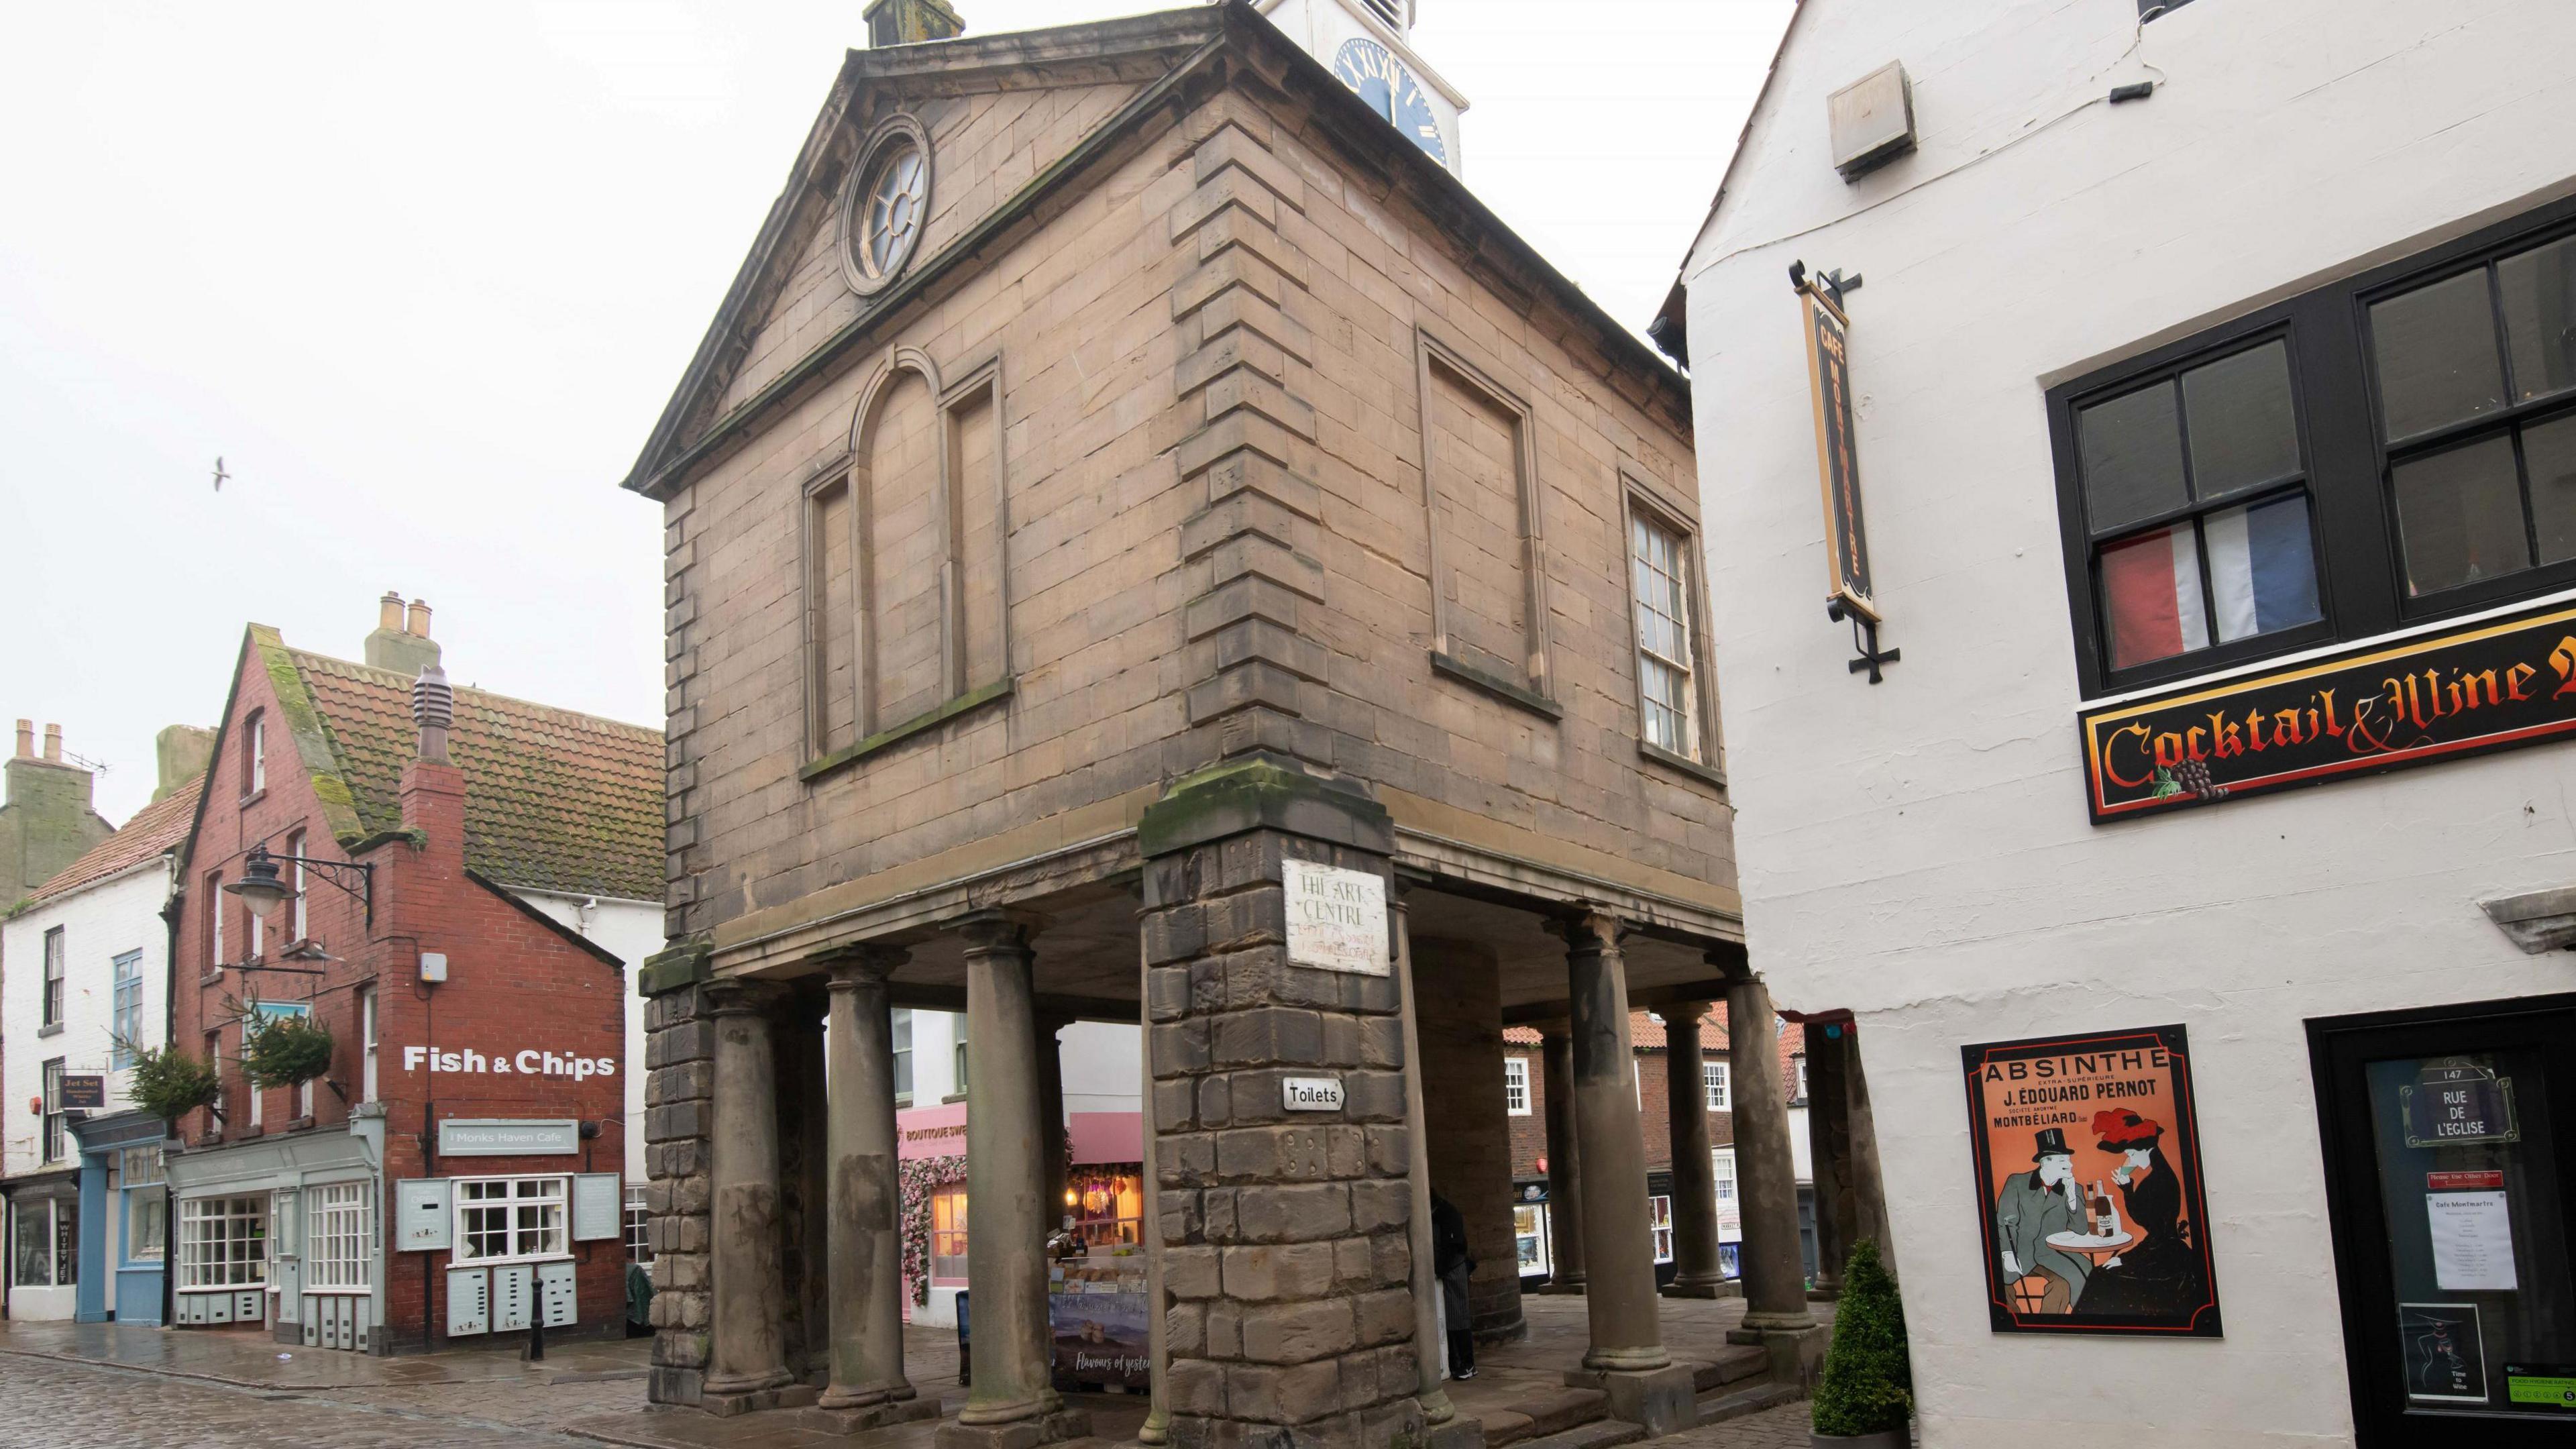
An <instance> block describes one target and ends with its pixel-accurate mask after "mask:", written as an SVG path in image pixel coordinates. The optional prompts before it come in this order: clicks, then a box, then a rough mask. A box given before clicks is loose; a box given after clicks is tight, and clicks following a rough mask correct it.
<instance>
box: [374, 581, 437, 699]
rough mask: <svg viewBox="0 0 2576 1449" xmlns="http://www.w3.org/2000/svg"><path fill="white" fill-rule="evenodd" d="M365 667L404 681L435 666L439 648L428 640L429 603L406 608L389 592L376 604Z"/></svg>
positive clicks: (395, 593)
mask: <svg viewBox="0 0 2576 1449" xmlns="http://www.w3.org/2000/svg"><path fill="white" fill-rule="evenodd" d="M366 659H367V663H368V665H369V666H370V667H372V668H376V669H386V670H391V671H392V672H394V673H396V674H399V675H401V676H402V677H403V678H405V679H417V678H419V677H420V672H421V671H422V670H424V669H429V668H433V667H435V666H436V665H437V663H438V644H437V642H436V641H435V640H433V639H431V638H430V637H429V601H428V600H427V599H414V600H412V601H411V602H410V603H409V604H408V605H406V604H405V603H404V602H403V596H402V594H401V592H400V591H398V590H392V589H388V590H387V591H386V592H385V596H384V597H383V598H381V599H378V600H377V601H376V627H375V631H374V632H373V633H370V634H369V635H367V653H366Z"/></svg>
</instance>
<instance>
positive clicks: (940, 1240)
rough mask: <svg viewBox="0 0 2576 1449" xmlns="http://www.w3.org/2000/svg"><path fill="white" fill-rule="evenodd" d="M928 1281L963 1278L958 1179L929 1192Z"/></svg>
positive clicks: (962, 1190)
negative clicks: (954, 1182) (951, 1185)
mask: <svg viewBox="0 0 2576 1449" xmlns="http://www.w3.org/2000/svg"><path fill="white" fill-rule="evenodd" d="M930 1281H931V1282H933V1283H954V1284H960V1285H962V1284H964V1283H965V1281H966V1187H965V1184H963V1183H959V1184H957V1185H956V1186H953V1187H943V1188H940V1189H938V1190H937V1191H934V1192H933V1193H931V1195H930Z"/></svg>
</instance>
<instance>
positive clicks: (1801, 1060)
mask: <svg viewBox="0 0 2576 1449" xmlns="http://www.w3.org/2000/svg"><path fill="white" fill-rule="evenodd" d="M1789 1068H1790V1077H1791V1080H1793V1081H1794V1082H1795V1083H1796V1084H1797V1092H1796V1094H1795V1096H1794V1098H1793V1100H1795V1101H1800V1102H1803V1101H1805V1100H1807V1054H1806V1053H1805V1052H1795V1053H1792V1054H1791V1055H1790V1057H1789Z"/></svg>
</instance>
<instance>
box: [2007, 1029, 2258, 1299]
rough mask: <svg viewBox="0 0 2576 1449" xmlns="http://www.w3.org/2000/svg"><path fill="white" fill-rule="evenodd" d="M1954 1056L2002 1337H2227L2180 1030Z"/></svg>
mask: <svg viewBox="0 0 2576 1449" xmlns="http://www.w3.org/2000/svg"><path fill="white" fill-rule="evenodd" d="M1960 1057H1961V1061H1962V1065H1963V1066H1964V1068H1965V1070H1966V1075H1967V1087H1968V1115H1969V1118H1970V1122H1971V1127H1970V1131H1969V1133H1968V1139H1969V1143H1970V1147H1971V1150H1972V1153H1973V1155H1974V1157H1975V1159H1976V1174H1977V1207H1978V1217H1979V1222H1978V1227H1979V1230H1980V1232H1981V1234H1982V1237H1983V1245H1984V1258H1985V1264H1986V1290H1987V1319H1988V1323H1989V1325H1990V1326H1991V1327H1992V1328H1993V1329H1994V1331H1995V1332H1997V1333H2115V1334H2144V1335H2165V1336H2182V1337H2193V1338H2217V1337H2219V1336H2220V1330H2219V1316H2218V1282H2217V1277H2216V1275H2215V1273H2214V1272H2213V1271H2212V1267H2211V1262H2210V1252H2209V1228H2208V1224H2209V1210H2208V1205H2207V1203H2206V1202H2205V1201H2204V1200H2203V1198H2202V1195H2201V1170H2200V1126H2199V1119H2198V1116H2197V1113H2196V1111H2195V1108H2194V1104H2193V1098H2192V1087H2191V1053H2190V1049H2189V1044H2188V1041H2187V1039H2186V1035H2185V1033H2184V1031H2183V1028H2182V1027H2180V1026H2178V1025H2177V1026H2156V1027H2141V1028H2138V1029H2135V1030H2130V1031H2112V1032H2099V1033H2088V1034H2086V1035H2081V1036H2063V1037H2038V1038H2032V1039H2029V1040H2024V1041H2008V1042H1991V1043H1987V1044H1985V1045H1981V1046H1968V1047H1962V1048H1960Z"/></svg>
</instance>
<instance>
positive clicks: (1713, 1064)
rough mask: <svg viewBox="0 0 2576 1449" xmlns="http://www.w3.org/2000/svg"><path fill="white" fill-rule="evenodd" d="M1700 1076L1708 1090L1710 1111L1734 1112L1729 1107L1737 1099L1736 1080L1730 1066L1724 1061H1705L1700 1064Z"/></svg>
mask: <svg viewBox="0 0 2576 1449" xmlns="http://www.w3.org/2000/svg"><path fill="white" fill-rule="evenodd" d="M1699 1074H1700V1079H1701V1084H1702V1085H1703V1086H1705V1087H1706V1088H1707V1089H1708V1110H1710V1111H1712V1112H1727V1111H1732V1110H1734V1109H1733V1108H1731V1107H1729V1106H1728V1105H1727V1103H1729V1102H1731V1101H1733V1100H1734V1099H1735V1079H1734V1075H1733V1073H1732V1071H1731V1070H1730V1069H1729V1064H1728V1063H1727V1062H1726V1061H1725V1060H1723V1059H1720V1060H1717V1061H1707V1060H1703V1061H1701V1062H1700V1064H1699Z"/></svg>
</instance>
